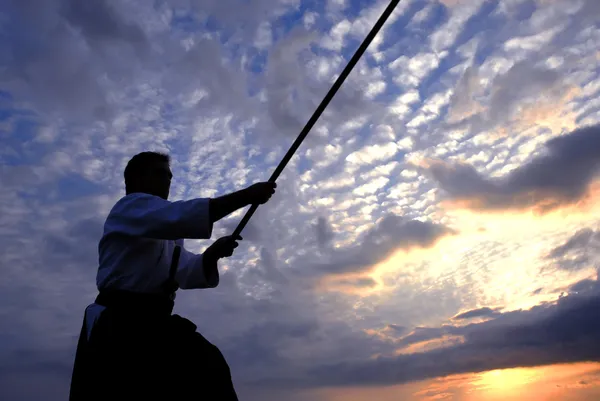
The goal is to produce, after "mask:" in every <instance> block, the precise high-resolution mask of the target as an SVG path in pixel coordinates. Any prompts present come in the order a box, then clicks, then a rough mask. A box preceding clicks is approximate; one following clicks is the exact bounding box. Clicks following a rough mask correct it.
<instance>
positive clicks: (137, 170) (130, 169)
mask: <svg viewBox="0 0 600 401" xmlns="http://www.w3.org/2000/svg"><path fill="white" fill-rule="evenodd" d="M170 162H171V158H170V156H169V155H167V154H165V153H160V152H142V153H138V154H137V155H135V156H133V157H132V158H131V159H130V160H129V162H127V166H126V167H125V172H124V174H123V175H124V176H125V192H126V193H128V194H129V193H130V192H131V191H135V190H139V189H140V188H135V185H136V181H137V178H138V177H140V175H141V174H143V173H144V172H145V171H147V170H150V169H151V168H152V167H153V166H155V165H156V164H158V163H170Z"/></svg>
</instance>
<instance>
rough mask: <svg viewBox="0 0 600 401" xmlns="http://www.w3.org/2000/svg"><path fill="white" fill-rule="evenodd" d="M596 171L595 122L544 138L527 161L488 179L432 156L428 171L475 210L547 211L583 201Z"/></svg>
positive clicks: (599, 155) (599, 136)
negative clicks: (434, 159) (543, 141)
mask: <svg viewBox="0 0 600 401" xmlns="http://www.w3.org/2000/svg"><path fill="white" fill-rule="evenodd" d="M599 171H600V126H597V125H596V126H590V127H585V128H581V129H578V130H576V131H574V132H572V133H570V134H567V135H563V136H560V137H557V138H553V139H551V140H549V141H548V142H547V143H546V145H545V147H544V149H543V150H542V151H541V152H540V153H539V154H538V155H536V156H534V158H533V159H532V160H531V161H529V162H528V163H526V164H524V165H522V166H520V167H517V168H516V169H514V170H513V171H511V172H510V173H508V174H507V176H506V177H502V178H496V179H488V178H485V177H483V176H481V175H480V174H479V173H478V172H477V171H476V170H475V169H474V168H473V167H471V166H469V165H466V164H448V163H444V162H434V163H433V164H432V165H431V166H430V167H429V172H430V173H431V175H432V176H433V178H434V179H435V180H436V181H437V182H438V183H439V185H440V187H441V188H442V189H443V190H444V191H446V192H447V193H448V194H449V196H450V199H451V200H452V201H454V202H458V203H459V204H461V205H462V206H466V207H468V208H471V209H476V210H505V209H529V208H533V209H535V210H537V211H539V212H542V213H543V212H548V211H551V210H553V209H556V208H558V207H561V206H567V205H573V204H576V203H577V202H580V201H584V200H585V199H586V196H587V195H589V192H590V185H591V184H592V183H593V181H594V179H596V178H597V176H598V172H599Z"/></svg>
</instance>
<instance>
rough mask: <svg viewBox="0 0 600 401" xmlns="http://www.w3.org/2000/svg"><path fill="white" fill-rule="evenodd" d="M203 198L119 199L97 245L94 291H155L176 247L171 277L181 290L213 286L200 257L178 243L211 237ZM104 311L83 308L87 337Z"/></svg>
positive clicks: (166, 274) (213, 278)
mask: <svg viewBox="0 0 600 401" xmlns="http://www.w3.org/2000/svg"><path fill="white" fill-rule="evenodd" d="M212 228H213V227H212V223H211V221H210V217H209V199H206V198H199V199H192V200H187V201H176V202H170V201H168V200H165V199H162V198H160V197H158V196H154V195H150V194H146V193H133V194H129V195H126V196H124V197H123V198H121V199H120V200H119V201H118V202H117V203H116V204H115V205H114V206H113V208H112V209H111V211H110V213H109V215H108V217H107V218H106V222H105V224H104V234H103V235H102V238H101V239H100V243H99V245H98V256H99V267H98V273H97V276H96V284H97V286H98V290H105V289H110V290H125V291H132V292H142V293H160V292H161V291H162V288H161V286H162V285H163V283H164V282H165V280H167V278H168V277H169V269H170V267H171V261H172V258H173V251H174V249H175V246H176V245H180V246H181V255H180V258H179V265H178V268H177V272H176V274H175V279H176V281H177V283H178V284H179V287H180V288H182V289H196V288H214V287H216V286H217V285H218V284H219V275H218V272H215V274H214V275H213V276H211V277H205V275H204V269H203V265H202V254H194V253H192V252H190V251H187V250H186V249H185V248H184V247H183V239H184V238H190V239H208V238H210V237H211V234H212ZM103 310H104V307H103V306H101V305H97V304H95V303H94V304H92V305H90V306H89V307H88V308H87V313H86V326H87V329H88V330H87V331H88V336H89V335H90V333H91V329H92V328H93V326H94V323H95V321H96V320H97V319H98V318H99V316H100V313H101V312H102V311H103Z"/></svg>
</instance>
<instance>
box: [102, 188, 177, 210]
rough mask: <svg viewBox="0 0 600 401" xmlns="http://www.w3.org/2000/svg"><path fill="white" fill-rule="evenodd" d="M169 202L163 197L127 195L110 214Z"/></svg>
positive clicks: (140, 193)
mask: <svg viewBox="0 0 600 401" xmlns="http://www.w3.org/2000/svg"><path fill="white" fill-rule="evenodd" d="M165 202H167V201H166V200H164V199H163V198H161V197H158V196H155V195H151V194H147V193H144V192H134V193H132V194H127V195H125V196H123V197H121V198H120V199H119V200H117V202H115V204H114V205H113V207H112V209H111V210H110V214H114V213H118V212H120V211H123V210H126V209H129V208H132V207H134V208H137V207H143V206H144V205H148V204H154V203H165Z"/></svg>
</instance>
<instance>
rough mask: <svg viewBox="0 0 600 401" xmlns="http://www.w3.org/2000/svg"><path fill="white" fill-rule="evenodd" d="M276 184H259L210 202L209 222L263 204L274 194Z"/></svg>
mask: <svg viewBox="0 0 600 401" xmlns="http://www.w3.org/2000/svg"><path fill="white" fill-rule="evenodd" d="M275 188H277V184H275V183H270V182H259V183H257V184H254V185H251V186H249V187H248V188H246V189H242V190H241V191H237V192H233V193H231V194H228V195H224V196H221V197H218V198H214V199H211V200H210V204H209V205H210V206H209V210H210V212H209V214H210V222H211V223H214V222H216V221H219V220H221V219H222V218H223V217H225V216H227V215H229V214H231V213H233V212H235V211H236V210H238V209H241V208H243V207H246V206H248V205H252V204H255V203H257V204H263V203H265V202H267V201H268V200H269V199H270V198H271V195H273V194H274V193H275Z"/></svg>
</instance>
